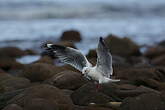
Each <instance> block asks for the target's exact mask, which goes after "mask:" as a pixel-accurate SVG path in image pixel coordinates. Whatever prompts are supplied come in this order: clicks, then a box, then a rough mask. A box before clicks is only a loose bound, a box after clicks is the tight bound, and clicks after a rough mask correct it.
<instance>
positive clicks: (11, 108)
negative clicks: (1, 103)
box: [2, 104, 23, 110]
mask: <svg viewBox="0 0 165 110" xmlns="http://www.w3.org/2000/svg"><path fill="white" fill-rule="evenodd" d="M2 110H23V108H22V107H20V106H18V105H17V104H11V105H8V106H6V107H5V108H4V109H2Z"/></svg>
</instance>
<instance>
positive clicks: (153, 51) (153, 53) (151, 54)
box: [144, 46, 165, 59]
mask: <svg viewBox="0 0 165 110" xmlns="http://www.w3.org/2000/svg"><path fill="white" fill-rule="evenodd" d="M164 54H165V48H163V47H159V46H157V47H150V48H149V49H148V50H147V51H146V52H145V53H144V55H145V56H146V57H148V58H150V59H153V58H155V57H158V56H161V55H164Z"/></svg>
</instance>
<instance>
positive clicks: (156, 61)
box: [151, 55, 165, 65]
mask: <svg viewBox="0 0 165 110" xmlns="http://www.w3.org/2000/svg"><path fill="white" fill-rule="evenodd" d="M151 64H153V65H165V55H160V56H158V57H155V58H153V59H152V60H151Z"/></svg>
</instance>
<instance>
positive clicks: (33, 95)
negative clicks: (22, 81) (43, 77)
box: [8, 84, 73, 110]
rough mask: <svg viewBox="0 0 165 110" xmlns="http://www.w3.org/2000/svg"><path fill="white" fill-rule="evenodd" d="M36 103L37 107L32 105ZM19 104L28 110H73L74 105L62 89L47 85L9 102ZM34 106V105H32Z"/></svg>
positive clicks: (33, 87) (36, 86)
mask: <svg viewBox="0 0 165 110" xmlns="http://www.w3.org/2000/svg"><path fill="white" fill-rule="evenodd" d="M33 102H36V103H37V105H35V104H32V103H33ZM12 103H15V104H18V105H20V106H22V107H26V108H41V107H44V108H49V107H50V110H52V109H53V108H54V109H55V110H56V109H57V108H59V110H72V109H73V103H72V101H71V99H70V98H69V97H68V96H66V95H65V94H64V93H63V92H62V91H61V90H60V89H58V88H56V87H54V86H51V85H47V84H39V85H34V86H32V87H30V88H28V89H26V90H25V91H24V92H23V93H21V94H19V95H17V96H15V97H14V98H13V99H11V100H10V101H8V104H12ZM31 104H32V105H31Z"/></svg>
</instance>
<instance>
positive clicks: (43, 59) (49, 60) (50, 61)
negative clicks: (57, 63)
mask: <svg viewBox="0 0 165 110" xmlns="http://www.w3.org/2000/svg"><path fill="white" fill-rule="evenodd" d="M34 63H47V64H54V60H53V59H52V58H51V57H49V56H42V57H41V58H40V59H39V60H38V61H35V62H34Z"/></svg>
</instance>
